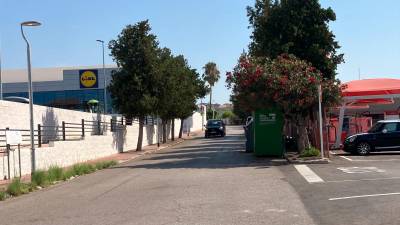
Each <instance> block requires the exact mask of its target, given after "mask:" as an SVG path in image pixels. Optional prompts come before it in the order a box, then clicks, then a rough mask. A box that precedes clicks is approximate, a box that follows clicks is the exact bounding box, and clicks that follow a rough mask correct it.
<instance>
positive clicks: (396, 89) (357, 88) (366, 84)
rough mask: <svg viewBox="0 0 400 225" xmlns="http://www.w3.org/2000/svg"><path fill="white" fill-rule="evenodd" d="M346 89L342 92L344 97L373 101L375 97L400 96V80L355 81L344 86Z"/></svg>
mask: <svg viewBox="0 0 400 225" xmlns="http://www.w3.org/2000/svg"><path fill="white" fill-rule="evenodd" d="M343 85H344V87H345V89H344V90H343V92H342V95H343V97H344V98H345V99H346V98H348V99H351V97H361V98H358V99H371V98H370V97H373V98H376V97H375V96H380V98H382V97H386V96H388V95H389V97H390V96H391V95H399V94H400V79H390V78H379V79H365V80H354V81H350V82H347V83H344V84H343Z"/></svg>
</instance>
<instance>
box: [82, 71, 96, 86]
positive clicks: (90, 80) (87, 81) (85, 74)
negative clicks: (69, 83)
mask: <svg viewBox="0 0 400 225" xmlns="http://www.w3.org/2000/svg"><path fill="white" fill-rule="evenodd" d="M79 81H80V82H79V83H80V87H81V88H98V86H99V83H98V72H97V70H79Z"/></svg>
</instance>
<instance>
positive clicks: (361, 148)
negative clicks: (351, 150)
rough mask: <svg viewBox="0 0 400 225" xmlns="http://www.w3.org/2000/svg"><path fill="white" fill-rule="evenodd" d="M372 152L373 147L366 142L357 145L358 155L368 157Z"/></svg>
mask: <svg viewBox="0 0 400 225" xmlns="http://www.w3.org/2000/svg"><path fill="white" fill-rule="evenodd" d="M370 151H371V145H370V144H368V143H366V142H361V143H360V144H358V145H357V153H358V154H359V155H368V153H369V152H370Z"/></svg>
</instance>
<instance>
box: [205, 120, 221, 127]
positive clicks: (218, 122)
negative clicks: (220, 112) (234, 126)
mask: <svg viewBox="0 0 400 225" xmlns="http://www.w3.org/2000/svg"><path fill="white" fill-rule="evenodd" d="M221 124H222V123H221V121H218V120H209V121H208V122H207V125H208V126H221Z"/></svg>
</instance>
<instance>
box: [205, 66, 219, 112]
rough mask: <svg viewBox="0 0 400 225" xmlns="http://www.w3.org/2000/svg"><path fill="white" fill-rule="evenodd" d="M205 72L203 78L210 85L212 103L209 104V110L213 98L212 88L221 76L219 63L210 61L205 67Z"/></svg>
mask: <svg viewBox="0 0 400 225" xmlns="http://www.w3.org/2000/svg"><path fill="white" fill-rule="evenodd" d="M203 69H204V74H203V79H204V80H205V81H207V83H208V84H209V85H210V105H209V110H212V109H211V103H212V102H211V100H212V88H213V86H214V84H215V83H216V82H218V80H219V78H220V76H219V70H218V68H217V64H215V63H214V62H208V63H207V64H206V65H205V66H204V67H203Z"/></svg>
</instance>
